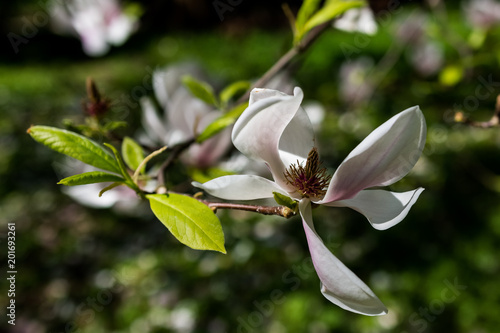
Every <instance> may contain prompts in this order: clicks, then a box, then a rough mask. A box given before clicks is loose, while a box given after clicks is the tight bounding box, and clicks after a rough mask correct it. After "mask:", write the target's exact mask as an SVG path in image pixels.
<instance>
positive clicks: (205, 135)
mask: <svg viewBox="0 0 500 333" xmlns="http://www.w3.org/2000/svg"><path fill="white" fill-rule="evenodd" d="M247 106H248V103H243V104H240V105H238V106H236V107H235V108H234V109H232V110H231V111H229V112H227V113H225V114H223V115H222V116H220V117H219V118H217V119H215V120H214V121H213V122H212V123H211V124H210V125H208V126H207V127H206V128H205V130H204V131H203V132H202V133H201V134H200V135H199V136H198V137H197V138H196V142H198V143H201V142H203V141H205V140H207V139H209V138H211V137H212V136H214V135H216V134H217V133H219V132H221V131H222V130H224V129H225V128H226V127H228V126H229V125H232V124H234V122H235V121H236V120H237V119H238V117H239V116H240V115H241V114H242V113H243V111H244V110H245V109H246V108H247Z"/></svg>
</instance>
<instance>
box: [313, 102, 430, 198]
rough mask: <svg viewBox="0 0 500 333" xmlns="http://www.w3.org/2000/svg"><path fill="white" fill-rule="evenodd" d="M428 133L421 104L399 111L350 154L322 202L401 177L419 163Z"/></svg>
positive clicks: (353, 194) (338, 170)
mask: <svg viewBox="0 0 500 333" xmlns="http://www.w3.org/2000/svg"><path fill="white" fill-rule="evenodd" d="M425 135H426V125H425V119H424V115H423V114H422V111H420V108H419V107H418V106H414V107H412V108H409V109H406V110H405V111H402V112H400V113H398V114H397V115H395V116H394V117H392V118H391V119H389V120H388V121H386V122H385V123H383V124H382V125H380V126H379V127H378V128H376V129H375V130H374V131H373V132H372V133H370V135H368V136H367V137H366V138H365V139H364V140H363V141H362V142H361V143H360V144H359V145H358V146H357V147H356V148H354V150H353V151H352V152H351V153H350V154H349V155H348V156H347V157H346V159H345V160H344V161H343V162H342V164H341V165H340V166H339V168H338V169H337V171H336V172H335V174H334V175H333V178H332V181H331V182H330V186H329V187H328V191H327V193H326V195H325V197H324V198H323V200H322V201H321V202H320V203H328V202H331V201H336V200H345V199H350V198H353V197H354V196H355V195H356V194H357V193H358V192H359V191H361V190H363V189H365V188H369V187H373V186H385V185H390V184H392V183H394V182H396V181H398V180H400V179H401V178H403V177H404V176H405V175H406V174H407V173H408V172H409V171H410V170H411V169H412V168H413V166H414V165H415V163H417V161H418V159H419V157H420V155H421V154H422V150H423V149H424V145H425Z"/></svg>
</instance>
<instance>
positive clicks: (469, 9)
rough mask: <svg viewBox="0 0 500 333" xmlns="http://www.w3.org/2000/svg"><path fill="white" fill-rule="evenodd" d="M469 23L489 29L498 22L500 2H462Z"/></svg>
mask: <svg viewBox="0 0 500 333" xmlns="http://www.w3.org/2000/svg"><path fill="white" fill-rule="evenodd" d="M463 10H464V12H465V16H466V17H467V20H468V21H469V23H470V24H471V25H472V26H474V27H477V28H481V29H490V28H492V27H493V26H495V25H498V23H500V3H498V1H494V0H474V1H469V2H467V3H465V4H464V6H463Z"/></svg>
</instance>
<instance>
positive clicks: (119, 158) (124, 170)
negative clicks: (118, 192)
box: [104, 143, 140, 193]
mask: <svg viewBox="0 0 500 333" xmlns="http://www.w3.org/2000/svg"><path fill="white" fill-rule="evenodd" d="M104 145H105V146H106V147H108V148H109V149H111V151H112V152H113V154H114V155H115V160H116V161H117V162H118V167H119V169H120V174H121V175H122V176H123V178H125V184H126V185H128V187H130V188H131V189H133V190H134V191H136V192H137V193H139V192H140V189H139V187H138V186H137V184H136V183H135V182H134V181H133V180H132V177H131V176H130V174H129V173H128V170H127V167H126V166H125V162H124V161H123V158H122V156H121V155H120V153H119V152H118V150H116V148H115V147H113V146H112V145H110V144H109V143H105V144H104Z"/></svg>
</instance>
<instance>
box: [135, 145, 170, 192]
mask: <svg viewBox="0 0 500 333" xmlns="http://www.w3.org/2000/svg"><path fill="white" fill-rule="evenodd" d="M165 149H167V146H164V147H162V148H160V149H158V150H155V151H154V152H152V153H151V154H149V155H148V156H146V158H144V159H143V160H142V162H141V164H139V166H138V167H137V169H135V172H134V175H133V176H132V180H133V181H134V183H136V184H137V180H138V179H139V174H140V173H141V170H142V169H143V168H144V166H146V163H148V162H149V161H150V160H151V159H152V158H153V157H155V156H156V155H160V154H161V153H163V152H164V151H165Z"/></svg>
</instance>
